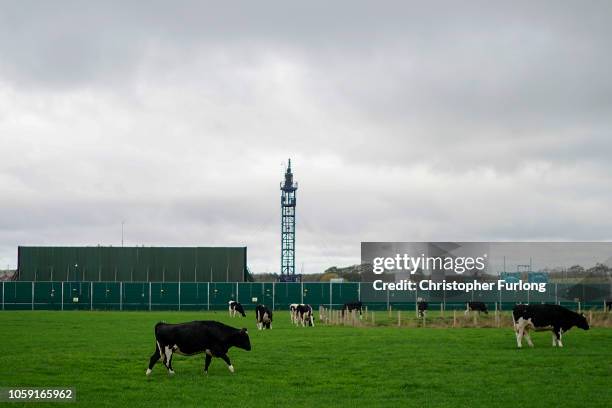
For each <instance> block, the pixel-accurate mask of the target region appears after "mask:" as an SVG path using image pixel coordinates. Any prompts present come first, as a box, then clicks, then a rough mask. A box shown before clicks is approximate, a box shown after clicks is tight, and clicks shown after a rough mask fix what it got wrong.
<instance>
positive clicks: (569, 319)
mask: <svg viewBox="0 0 612 408" xmlns="http://www.w3.org/2000/svg"><path fill="white" fill-rule="evenodd" d="M512 320H513V321H514V331H515V333H516V345H517V346H518V347H522V340H523V337H525V338H526V339H527V344H529V346H530V347H533V343H532V342H531V337H530V336H529V329H534V330H552V332H553V335H552V345H553V347H555V346H559V347H563V343H561V335H562V334H563V333H565V332H566V331H568V330H569V329H571V328H572V327H574V326H576V327H579V328H581V329H583V330H589V323H588V322H587V320H586V317H584V315H582V314H578V313H576V312H573V311H571V310H569V309H566V308H564V307H563V306H558V305H516V306H514V309H512Z"/></svg>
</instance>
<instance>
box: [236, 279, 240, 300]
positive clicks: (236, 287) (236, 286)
mask: <svg viewBox="0 0 612 408" xmlns="http://www.w3.org/2000/svg"><path fill="white" fill-rule="evenodd" d="M236 302H240V300H238V282H236Z"/></svg>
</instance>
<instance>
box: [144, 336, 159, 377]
mask: <svg viewBox="0 0 612 408" xmlns="http://www.w3.org/2000/svg"><path fill="white" fill-rule="evenodd" d="M160 357H161V354H160V353H159V344H156V345H155V352H154V353H153V355H152V356H151V359H150V360H149V368H147V373H146V374H147V375H151V371H152V370H153V366H154V365H155V363H157V362H158V361H159V359H160Z"/></svg>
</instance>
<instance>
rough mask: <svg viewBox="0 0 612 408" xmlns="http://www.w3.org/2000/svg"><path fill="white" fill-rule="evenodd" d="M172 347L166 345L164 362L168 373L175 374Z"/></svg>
mask: <svg viewBox="0 0 612 408" xmlns="http://www.w3.org/2000/svg"><path fill="white" fill-rule="evenodd" d="M172 352H173V350H172V347H170V346H165V347H164V364H165V365H166V368H167V369H168V374H174V370H173V369H172Z"/></svg>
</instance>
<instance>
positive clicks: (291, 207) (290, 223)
mask: <svg viewBox="0 0 612 408" xmlns="http://www.w3.org/2000/svg"><path fill="white" fill-rule="evenodd" d="M297 188H298V185H297V183H294V182H293V173H291V159H289V164H288V166H287V171H285V181H281V184H280V190H281V276H285V277H293V276H294V275H295V203H296V197H295V191H296V190H297Z"/></svg>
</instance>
